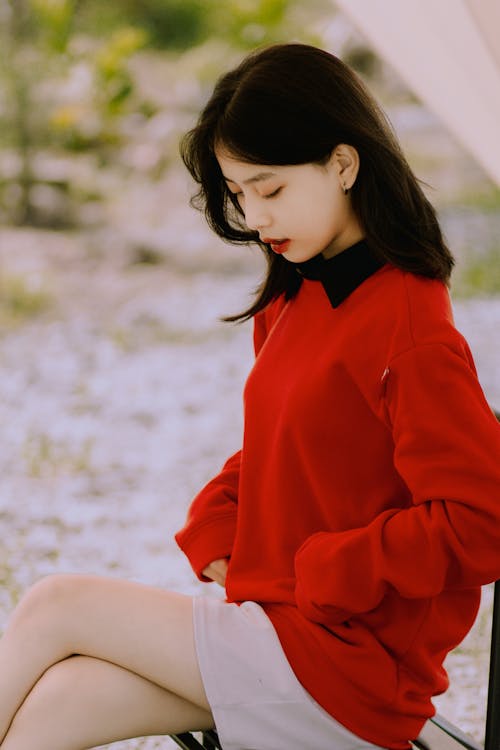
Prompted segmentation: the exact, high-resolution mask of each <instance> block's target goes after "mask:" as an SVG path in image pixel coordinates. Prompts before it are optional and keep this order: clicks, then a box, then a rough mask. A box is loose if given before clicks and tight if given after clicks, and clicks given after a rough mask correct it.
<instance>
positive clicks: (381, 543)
mask: <svg viewBox="0 0 500 750" xmlns="http://www.w3.org/2000/svg"><path fill="white" fill-rule="evenodd" d="M385 401H386V408H387V416H388V423H389V425H390V427H391V429H392V434H393V439H394V465H395V468H396V470H397V471H398V473H399V474H400V475H401V477H402V478H403V479H404V481H405V483H406V484H407V486H408V488H409V490H410V492H411V494H412V501H413V502H412V505H411V506H410V507H408V508H404V509H399V508H393V509H390V510H387V511H385V512H384V513H382V514H381V515H379V516H378V517H376V518H375V519H374V520H373V521H372V522H371V523H370V524H368V525H367V526H365V527H362V528H355V529H350V530H347V531H343V532H340V533H335V532H333V533H330V532H320V533H318V534H314V535H313V536H312V537H310V538H309V539H307V540H306V542H305V543H304V544H303V545H302V547H301V548H300V549H299V551H298V553H297V555H296V573H297V603H298V606H299V608H300V609H301V610H302V611H303V613H304V614H305V615H306V616H307V617H309V619H313V620H317V621H321V618H322V617H323V615H324V614H325V613H326V611H327V610H328V621H329V622H332V618H333V619H334V620H337V621H339V622H340V621H342V620H346V619H348V618H349V617H350V616H351V615H354V614H360V613H364V612H368V611H370V610H371V609H374V608H375V607H377V606H378V605H379V604H380V602H381V601H382V599H383V598H384V596H385V594H386V593H387V592H388V591H389V590H390V589H395V590H396V591H397V592H398V593H399V594H400V595H401V596H403V597H407V598H420V597H432V596H435V595H437V594H439V593H440V592H441V591H443V590H444V589H446V588H448V589H449V588H466V587H472V586H480V585H482V584H485V583H488V582H490V581H493V580H495V579H497V578H500V425H499V424H498V422H497V421H496V419H495V416H494V414H493V413H492V411H491V409H490V408H489V406H488V404H487V403H486V400H485V398H484V395H483V393H482V390H481V387H480V385H479V383H478V381H477V377H476V374H475V370H474V366H473V363H472V360H471V358H470V354H469V352H468V349H467V348H466V347H465V346H463V348H462V350H460V348H459V347H458V346H457V347H449V346H445V345H440V344H427V345H425V346H424V345H422V346H417V347H414V348H412V349H411V350H409V351H407V352H405V353H404V354H401V355H399V356H398V357H396V358H395V359H394V361H393V362H392V363H391V364H390V367H389V375H388V378H387V388H386V394H385ZM362 500H363V499H362V498H360V502H362ZM326 571H328V573H326Z"/></svg>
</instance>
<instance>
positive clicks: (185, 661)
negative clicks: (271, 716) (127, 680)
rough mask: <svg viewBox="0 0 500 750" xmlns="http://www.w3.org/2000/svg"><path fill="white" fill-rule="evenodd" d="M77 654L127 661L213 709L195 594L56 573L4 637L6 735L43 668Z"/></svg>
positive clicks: (0, 659) (0, 705) (2, 717)
mask: <svg viewBox="0 0 500 750" xmlns="http://www.w3.org/2000/svg"><path fill="white" fill-rule="evenodd" d="M74 654H80V655H83V656H91V657H94V658H96V659H102V660H103V661H109V662H111V663H112V664H115V665H117V666H121V667H124V668H125V669H126V670H128V671H130V672H134V673H135V674H137V675H139V676H141V677H144V678H145V679H146V680H149V681H150V682H152V683H154V684H155V685H158V686H159V687H161V688H163V689H164V690H167V691H169V692H171V693H174V694H175V695H177V696H179V697H181V698H184V699H185V700H186V701H188V702H189V703H193V704H194V705H196V706H199V707H201V708H203V709H205V711H210V707H209V705H208V702H207V699H206V695H205V691H204V688H203V683H202V680H201V676H200V672H199V668H198V662H197V658H196V652H195V646H194V639H193V624H192V600H191V597H188V596H184V595H183V594H176V593H172V592H168V591H164V590H163V589H157V588H153V587H151V586H144V585H142V584H138V583H132V582H129V581H122V580H117V579H113V578H101V577H96V576H79V575H64V576H50V577H48V578H45V579H43V580H42V581H40V582H39V583H37V584H36V585H35V586H34V587H33V588H32V589H31V590H30V591H29V592H28V594H27V595H26V596H25V597H24V599H22V600H21V602H20V604H19V605H18V607H17V608H16V610H15V611H14V613H13V616H12V618H11V621H10V623H9V625H8V627H7V630H6V632H5V635H4V637H3V638H2V639H1V640H0V739H2V738H3V737H4V736H5V734H6V732H7V729H8V727H9V725H10V723H11V721H12V719H13V718H14V716H15V714H16V713H17V711H18V709H19V708H20V706H21V704H22V703H23V701H24V699H25V698H26V696H27V695H28V693H29V692H30V691H31V689H32V688H33V687H34V685H35V684H36V683H37V682H38V680H39V679H40V677H41V676H42V675H43V674H44V672H45V671H46V670H47V669H49V668H50V667H51V666H53V665H54V664H56V663H57V662H59V661H62V660H63V659H66V658H67V657H69V656H72V655H74Z"/></svg>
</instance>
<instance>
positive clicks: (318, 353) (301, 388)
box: [0, 44, 500, 750]
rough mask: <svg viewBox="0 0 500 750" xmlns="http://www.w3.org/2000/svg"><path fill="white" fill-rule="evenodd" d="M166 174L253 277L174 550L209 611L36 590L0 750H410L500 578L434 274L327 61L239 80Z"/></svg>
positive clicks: (451, 330)
mask: <svg viewBox="0 0 500 750" xmlns="http://www.w3.org/2000/svg"><path fill="white" fill-rule="evenodd" d="M182 154H183V158H184V161H185V163H186V165H187V167H188V169H189V170H190V171H191V174H192V175H193V177H194V178H195V180H196V181H197V182H198V184H199V192H198V195H197V205H198V206H200V207H202V208H203V209H204V210H205V213H206V216H207V219H208V222H209V224H210V225H211V227H212V228H213V229H214V230H215V232H217V234H219V235H220V236H222V237H224V238H226V239H227V240H229V241H231V242H236V243H248V242H256V243H258V244H259V245H260V246H261V248H262V250H263V252H264V254H265V256H266V258H267V262H268V267H267V275H266V278H265V280H264V282H263V284H262V285H261V288H260V289H259V291H258V295H257V298H256V300H255V302H254V304H253V305H252V306H251V307H250V308H249V309H248V310H246V311H244V312H243V313H242V314H241V315H239V316H235V317H234V318H232V319H233V320H235V319H245V318H250V317H252V318H253V319H254V326H255V328H254V331H255V348H256V354H257V357H256V361H255V366H254V368H253V369H252V372H251V373H250V376H249V378H248V381H247V384H246V387H245V430H244V437H243V445H242V448H241V450H240V451H238V452H237V453H235V454H234V455H233V456H232V457H231V458H229V459H228V461H227V462H226V464H225V465H224V467H223V468H222V470H221V472H220V473H219V474H218V475H217V477H215V478H214V479H213V480H212V481H211V482H210V483H209V484H208V485H207V486H206V487H205V488H204V489H203V490H202V491H201V492H200V493H199V495H198V496H197V497H196V498H195V500H194V502H193V504H192V506H191V508H190V512H189V517H188V519H187V522H186V525H185V527H184V528H183V529H182V530H181V531H180V532H179V533H178V534H177V541H178V543H179V545H180V546H181V548H182V549H183V550H184V552H185V553H186V554H187V556H188V557H189V559H190V561H191V563H192V566H193V568H194V570H195V572H196V573H197V575H198V576H199V578H200V579H201V580H204V581H217V582H218V583H219V584H220V585H221V586H224V587H225V593H226V600H225V601H223V600H219V599H215V598H209V597H196V598H194V600H192V599H191V598H189V597H187V596H183V595H180V594H173V593H169V592H166V591H163V590H157V589H153V588H148V587H146V586H142V585H138V584H134V583H128V582H124V581H116V580H108V579H101V578H95V577H85V576H54V577H49V578H47V579H44V580H42V581H41V582H40V583H38V584H37V585H35V586H34V588H33V589H32V590H31V591H30V592H28V594H27V595H26V596H25V598H24V600H22V601H21V603H20V605H19V606H18V608H17V609H16V610H15V612H14V614H13V616H12V619H11V621H10V623H9V626H8V628H7V631H6V633H5V636H4V638H3V639H2V641H1V642H0V737H3V742H2V743H1V745H0V747H1V749H2V750H21V748H22V749H23V750H24V749H25V748H27V747H36V748H37V750H44V749H45V748H47V750H49V749H50V750H59V749H60V750H73V749H74V750H81V749H82V748H88V747H91V746H93V745H96V744H101V743H105V742H110V741H112V740H115V739H119V738H124V737H131V736H138V735H143V734H167V733H174V732H179V731H181V730H187V729H200V728H207V727H211V726H213V725H214V724H215V726H216V727H217V729H218V732H219V735H220V739H221V742H222V746H223V747H224V748H225V750H237V749H238V748H239V749H240V750H243V749H247V750H248V749H249V748H254V749H257V748H258V749H259V750H266V749H269V750H280V749H281V748H287V750H290V748H297V750H298V749H299V748H305V747H307V748H308V750H325V748H339V749H340V748H342V749H344V748H345V749H346V750H347V748H353V749H354V748H365V747H372V746H374V745H375V746H381V747H384V748H391V749H393V750H403V748H406V747H408V743H409V740H411V739H412V738H414V737H416V736H417V735H418V733H419V731H420V729H421V727H422V725H423V724H424V722H425V721H426V719H427V718H428V717H429V716H431V715H432V713H433V707H432V703H431V698H432V696H433V695H435V694H437V693H440V692H442V691H443V690H445V689H446V687H447V678H446V673H445V671H444V669H443V666H442V664H443V660H444V658H445V656H446V654H447V652H448V651H449V650H450V649H452V648H453V647H454V646H456V645H457V644H458V643H459V642H460V641H461V640H462V638H463V637H464V636H465V634H466V633H467V631H468V630H469V628H470V627H471V625H472V623H473V621H474V618H475V616H476V613H477V607H478V603H479V597H480V587H481V585H482V584H484V583H487V582H489V581H492V580H494V579H496V578H498V577H500V552H499V550H500V503H499V493H500V461H499V456H500V430H499V426H498V424H497V422H496V420H495V418H494V415H493V413H492V411H491V409H490V408H489V407H488V404H487V403H486V401H485V398H484V395H483V393H482V391H481V388H480V386H479V384H478V381H477V377H476V373H475V370H474V365H473V362H472V358H471V355H470V353H469V350H468V347H467V344H466V343H465V341H464V339H463V337H462V336H461V335H460V334H459V333H458V332H457V330H456V329H455V327H454V325H453V319H452V313H451V310H450V303H449V298H448V292H447V282H448V280H449V276H450V271H451V268H452V265H453V260H452V257H451V255H450V252H449V250H448V249H447V247H446V245H445V243H444V241H443V238H442V235H441V232H440V229H439V225H438V222H437V219H436V216H435V212H434V210H433V208H432V207H431V205H430V204H429V202H428V201H427V199H426V198H425V196H424V194H423V193H422V191H421V189H420V187H419V185H418V182H417V180H416V179H415V177H414V175H413V174H412V172H411V170H410V168H409V167H408V165H407V163H406V161H405V159H404V157H403V155H402V153H401V151H400V149H399V147H398V145H397V142H396V140H395V138H394V136H393V134H392V133H391V131H390V129H389V128H388V126H387V123H386V122H385V120H384V117H383V115H382V114H381V112H380V110H379V109H378V108H377V106H376V105H375V103H374V102H373V100H372V99H371V97H370V96H369V94H368V93H367V92H366V91H365V89H364V87H363V86H362V85H361V83H360V82H359V81H358V79H357V78H356V76H355V75H354V74H353V72H352V71H350V70H349V69H348V68H347V67H346V66H345V65H344V64H343V63H342V62H341V61H340V60H338V59H337V58H336V57H334V56H332V55H330V54H328V53H327V52H324V51H322V50H319V49H316V48H313V47H309V46H306V45H299V44H291V45H278V46H274V47H270V48H267V49H263V50H261V51H258V52H256V53H255V54H252V55H250V56H249V57H248V58H247V59H245V60H244V61H243V62H242V63H241V64H240V65H239V66H238V67H237V68H236V69H235V70H232V71H231V72H229V73H227V74H226V75H224V76H223V77H222V78H221V79H220V80H219V82H218V83H217V85H216V87H215V90H214V92H213V95H212V97H211V98H210V100H209V102H208V104H207V105H206V107H205V109H204V110H203V112H202V114H201V116H200V119H199V122H198V124H197V125H196V127H195V128H194V129H193V130H192V131H190V133H188V134H187V136H186V137H185V139H184V140H183V144H182ZM193 605H194V606H193ZM193 613H194V614H193Z"/></svg>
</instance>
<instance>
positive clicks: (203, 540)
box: [175, 451, 241, 581]
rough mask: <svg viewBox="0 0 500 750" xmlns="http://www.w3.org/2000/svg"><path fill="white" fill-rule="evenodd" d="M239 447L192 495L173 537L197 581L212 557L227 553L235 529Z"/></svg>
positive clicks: (229, 554) (203, 579) (204, 579)
mask: <svg viewBox="0 0 500 750" xmlns="http://www.w3.org/2000/svg"><path fill="white" fill-rule="evenodd" d="M240 460H241V451H238V452H237V453H235V454H234V455H233V456H231V457H230V458H229V459H228V460H227V461H226V463H225V464H224V466H223V467H222V471H221V472H220V473H219V474H218V475H217V476H216V477H214V479H212V480H211V481H210V482H209V483H208V484H207V485H206V486H205V487H204V488H203V489H202V490H201V492H199V493H198V495H197V496H196V497H195V498H194V500H193V502H192V503H191V506H190V508H189V512H188V517H187V520H186V523H185V525H184V527H183V528H182V529H181V530H180V531H178V532H177V534H176V535H175V540H176V542H177V544H178V545H179V547H180V548H181V549H182V551H183V552H184V554H185V555H186V556H187V558H188V559H189V562H190V563H191V566H192V568H193V570H194V572H195V573H196V575H197V576H198V578H199V579H200V580H201V581H209V580H210V579H209V578H206V576H204V575H203V572H202V571H203V570H204V569H205V568H206V567H207V565H209V564H210V563H211V562H213V561H214V560H219V559H221V558H223V557H230V556H231V550H232V548H233V541H234V536H235V533H236V515H237V500H238V481H239V474H240Z"/></svg>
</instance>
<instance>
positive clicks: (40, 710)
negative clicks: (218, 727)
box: [2, 656, 213, 750]
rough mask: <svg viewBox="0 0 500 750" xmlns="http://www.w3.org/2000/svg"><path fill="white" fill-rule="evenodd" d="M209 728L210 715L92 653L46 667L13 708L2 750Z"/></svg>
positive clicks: (49, 748)
mask: <svg viewBox="0 0 500 750" xmlns="http://www.w3.org/2000/svg"><path fill="white" fill-rule="evenodd" d="M212 726H213V720H212V717H211V714H210V713H209V712H207V711H205V710H204V709H202V708H200V707H199V706H195V705H193V704H192V703H189V702H188V701H186V700H184V699H183V698H180V697H179V696H177V695H174V694H173V693H170V692H169V691H167V690H164V689H163V688H161V687H159V686H158V685H155V684H154V683H152V682H150V681H149V680H146V679H144V678H143V677H139V675H137V674H134V673H133V672H129V671H128V670H126V669H124V668H123V667H118V666H116V665H115V664H111V663H109V662H105V661H102V660H100V659H94V658H92V657H84V656H75V657H71V658H68V659H65V660H64V661H62V662H59V663H58V664H55V665H54V666H53V667H51V668H50V669H48V670H47V671H46V672H45V674H44V675H43V676H42V677H41V678H40V680H39V681H38V682H37V683H36V685H35V687H34V688H33V689H32V691H31V692H30V693H29V695H28V696H27V698H26V700H25V701H24V703H23V705H22V706H21V708H20V709H19V711H18V712H17V714H16V716H15V718H14V721H13V723H12V725H11V728H10V730H9V732H8V733H7V736H6V738H5V740H4V742H3V744H2V750H3V748H5V750H18V749H20V748H26V747H36V748H37V750H45V749H46V750H59V749H60V750H80V749H81V748H89V747H94V746H96V745H102V744H107V743H110V742H115V741H117V740H122V739H128V738H130V737H142V736H144V735H162V734H174V733H179V732H183V731H186V730H195V729H207V728H210V727H212Z"/></svg>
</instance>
